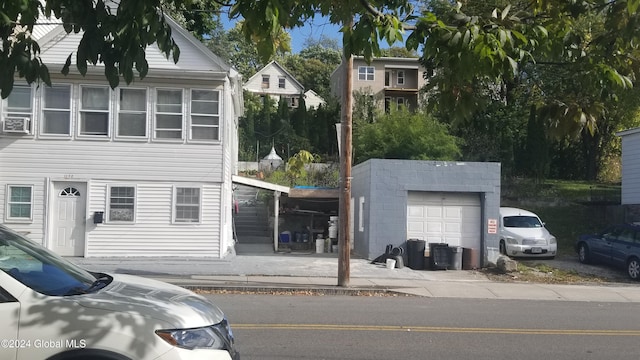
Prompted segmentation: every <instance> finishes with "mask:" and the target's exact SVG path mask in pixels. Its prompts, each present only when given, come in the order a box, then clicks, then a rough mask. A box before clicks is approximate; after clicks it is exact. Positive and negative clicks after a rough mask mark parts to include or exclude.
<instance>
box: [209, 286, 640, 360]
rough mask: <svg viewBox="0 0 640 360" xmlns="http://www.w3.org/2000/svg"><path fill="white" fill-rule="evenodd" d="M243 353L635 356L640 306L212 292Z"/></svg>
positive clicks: (358, 359)
mask: <svg viewBox="0 0 640 360" xmlns="http://www.w3.org/2000/svg"><path fill="white" fill-rule="evenodd" d="M208 296H210V297H211V298H213V299H214V301H215V302H217V303H218V304H219V305H220V306H221V307H222V308H223V310H224V311H225V312H226V314H227V316H228V318H229V320H230V321H231V323H232V327H233V329H234V332H235V334H236V338H237V343H238V347H239V349H240V351H241V353H242V358H243V360H252V359H263V360H271V359H273V360H275V359H279V360H282V359H341V360H365V359H366V360H377V359H380V360H382V359H384V360H387V359H427V358H428V359H473V360H484V359H486V360H495V359H504V358H517V359H519V360H520V359H522V360H540V359H554V360H555V359H560V360H564V359H616V358H617V359H623V358H629V359H631V358H633V359H635V358H637V356H638V353H637V344H638V341H639V340H640V327H639V325H638V323H637V316H635V313H636V312H637V305H635V304H621V303H604V302H591V303H587V302H556V301H523V300H481V299H442V298H440V299H429V298H420V297H350V296H269V295H208Z"/></svg>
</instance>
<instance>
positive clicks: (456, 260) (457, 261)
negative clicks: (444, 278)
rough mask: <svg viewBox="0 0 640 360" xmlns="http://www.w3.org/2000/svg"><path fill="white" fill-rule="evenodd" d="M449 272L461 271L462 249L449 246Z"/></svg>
mask: <svg viewBox="0 0 640 360" xmlns="http://www.w3.org/2000/svg"><path fill="white" fill-rule="evenodd" d="M449 256H450V258H449V267H447V269H449V270H462V247H461V246H449Z"/></svg>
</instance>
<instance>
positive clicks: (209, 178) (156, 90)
mask: <svg viewBox="0 0 640 360" xmlns="http://www.w3.org/2000/svg"><path fill="white" fill-rule="evenodd" d="M167 21H168V22H169V24H170V25H171V26H172V28H173V37H174V39H175V41H176V43H177V44H178V46H179V47H180V53H181V54H180V61H179V62H178V63H177V64H175V63H173V61H171V60H168V59H166V58H165V56H163V55H162V54H161V52H160V51H159V50H158V48H157V47H156V46H155V45H152V46H149V47H148V49H147V61H148V63H149V73H148V75H147V77H146V78H145V79H143V80H139V79H136V80H135V81H134V82H133V83H132V84H130V85H124V84H122V86H120V87H118V88H116V89H111V88H110V87H109V86H108V83H107V82H106V80H105V79H104V75H103V73H104V70H103V68H102V67H101V66H96V67H93V68H90V69H89V71H88V73H87V75H86V77H81V76H79V75H78V74H69V75H68V76H62V75H60V69H61V68H62V66H63V64H64V63H65V60H66V59H67V56H69V54H70V53H72V52H75V50H76V48H77V45H78V43H79V41H80V39H81V36H82V34H73V33H71V34H67V33H66V32H65V31H64V29H63V27H62V25H48V24H51V23H58V22H59V21H47V22H43V25H36V26H35V31H34V34H33V37H34V38H35V39H36V40H38V43H39V44H40V47H41V50H42V52H41V57H42V59H43V62H44V63H45V64H47V66H48V67H49V69H50V71H51V77H52V82H53V84H54V86H53V87H47V86H46V85H41V86H35V85H33V86H28V85H27V84H26V83H25V82H24V81H23V80H22V79H18V80H16V84H15V87H14V89H13V92H12V93H11V95H10V96H9V97H8V98H7V99H5V100H3V101H1V103H0V122H1V124H2V128H1V129H0V130H1V131H0V221H1V222H3V223H4V224H6V225H8V226H9V227H11V228H13V229H15V230H17V231H21V232H24V233H27V234H28V236H29V237H30V238H31V239H33V240H35V241H37V242H39V243H42V245H43V246H45V247H47V248H49V249H52V250H53V251H55V252H56V253H58V254H60V255H63V256H84V257H115V256H177V257H195V256H197V257H214V258H221V257H224V256H225V255H226V254H227V253H229V251H230V249H231V248H232V247H233V236H232V229H233V228H232V217H231V216H232V180H231V178H232V175H233V174H235V172H236V167H237V153H238V138H237V125H238V117H239V116H241V115H242V109H243V100H242V89H241V83H240V82H241V79H240V77H239V75H238V74H237V72H235V71H234V70H233V69H231V68H230V67H229V66H228V65H227V64H225V63H224V62H223V61H221V60H220V59H219V58H218V57H217V56H216V55H214V54H212V53H211V52H210V51H209V50H208V49H207V48H206V47H205V46H203V45H202V44H201V43H200V42H199V41H198V40H196V39H195V38H194V37H192V36H191V35H190V34H189V33H188V32H187V31H185V30H184V29H182V28H180V27H179V26H178V25H177V24H176V23H175V22H173V21H172V20H171V19H167ZM72 63H75V59H72ZM73 70H74V69H73V67H72V72H73Z"/></svg>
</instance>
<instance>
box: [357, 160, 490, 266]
mask: <svg viewBox="0 0 640 360" xmlns="http://www.w3.org/2000/svg"><path fill="white" fill-rule="evenodd" d="M352 176H353V180H352V186H351V193H352V197H353V199H352V207H353V211H352V214H353V222H352V223H353V230H352V239H353V252H354V253H355V254H357V255H360V256H363V257H366V258H368V259H375V258H376V257H378V256H380V255H381V254H384V252H385V249H386V247H387V245H390V244H391V245H393V246H395V247H399V246H405V243H406V241H407V240H408V239H421V240H425V241H426V242H427V248H428V247H429V245H428V244H429V243H446V244H448V245H449V246H460V247H463V248H469V249H475V251H474V252H473V253H474V254H475V256H476V257H477V258H476V259H473V260H474V263H476V264H480V265H481V266H486V265H487V263H488V262H489V261H491V262H495V260H496V258H497V256H498V241H499V239H498V234H497V221H498V218H499V211H500V164H499V163H477V162H445V161H417V160H386V159H371V160H368V161H366V162H364V163H362V164H359V165H357V166H355V167H353V169H352Z"/></svg>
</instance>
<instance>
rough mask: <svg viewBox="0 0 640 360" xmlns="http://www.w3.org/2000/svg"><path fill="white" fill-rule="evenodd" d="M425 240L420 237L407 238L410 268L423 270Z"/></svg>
mask: <svg viewBox="0 0 640 360" xmlns="http://www.w3.org/2000/svg"><path fill="white" fill-rule="evenodd" d="M426 244H427V242H426V241H424V240H420V239H409V240H407V258H408V259H407V260H408V264H407V266H409V267H410V268H411V269H413V270H424V249H425V247H426Z"/></svg>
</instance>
